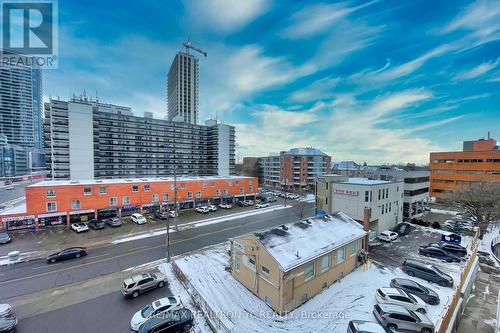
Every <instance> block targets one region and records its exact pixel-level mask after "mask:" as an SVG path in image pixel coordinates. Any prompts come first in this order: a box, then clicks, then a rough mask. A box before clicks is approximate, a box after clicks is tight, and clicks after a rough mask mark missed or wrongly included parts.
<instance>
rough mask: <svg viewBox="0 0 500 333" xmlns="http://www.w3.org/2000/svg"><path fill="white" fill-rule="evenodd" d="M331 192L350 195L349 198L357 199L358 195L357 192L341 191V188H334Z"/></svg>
mask: <svg viewBox="0 0 500 333" xmlns="http://www.w3.org/2000/svg"><path fill="white" fill-rule="evenodd" d="M333 192H334V193H335V194H341V195H350V196H353V197H357V196H358V195H359V192H358V191H351V190H345V189H342V188H336V189H335V190H334V191H333Z"/></svg>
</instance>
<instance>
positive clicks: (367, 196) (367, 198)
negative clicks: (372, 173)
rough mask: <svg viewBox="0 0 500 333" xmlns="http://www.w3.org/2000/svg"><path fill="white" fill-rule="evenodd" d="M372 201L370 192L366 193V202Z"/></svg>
mask: <svg viewBox="0 0 500 333" xmlns="http://www.w3.org/2000/svg"><path fill="white" fill-rule="evenodd" d="M369 200H370V194H369V192H368V191H365V202H368V201H369Z"/></svg>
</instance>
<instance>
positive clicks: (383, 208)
mask: <svg viewBox="0 0 500 333" xmlns="http://www.w3.org/2000/svg"><path fill="white" fill-rule="evenodd" d="M381 214H382V215H384V205H382V213H381Z"/></svg>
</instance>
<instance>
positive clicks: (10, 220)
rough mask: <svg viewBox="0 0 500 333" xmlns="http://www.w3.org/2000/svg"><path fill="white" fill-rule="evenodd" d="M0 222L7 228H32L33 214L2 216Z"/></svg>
mask: <svg viewBox="0 0 500 333" xmlns="http://www.w3.org/2000/svg"><path fill="white" fill-rule="evenodd" d="M2 222H3V225H4V228H6V229H7V230H23V229H33V228H34V227H35V215H23V216H14V217H4V218H3V219H2Z"/></svg>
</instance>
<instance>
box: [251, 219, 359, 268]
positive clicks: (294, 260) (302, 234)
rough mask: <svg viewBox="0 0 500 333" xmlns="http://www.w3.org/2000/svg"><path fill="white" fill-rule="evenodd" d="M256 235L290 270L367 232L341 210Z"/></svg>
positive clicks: (282, 266) (279, 261)
mask: <svg viewBox="0 0 500 333" xmlns="http://www.w3.org/2000/svg"><path fill="white" fill-rule="evenodd" d="M254 235H255V236H256V237H257V238H258V239H259V240H260V242H261V243H262V245H263V246H264V247H265V248H266V250H267V251H268V252H269V253H270V254H271V256H272V257H273V258H274V259H275V260H276V261H277V262H278V264H279V265H280V267H281V268H282V269H283V270H284V271H285V272H286V271H289V270H291V269H293V268H295V267H297V266H299V265H301V264H303V263H306V262H308V261H310V260H312V259H314V258H317V257H319V256H321V255H323V254H325V253H327V252H331V251H333V250H335V249H336V248H339V247H341V246H343V245H345V244H348V243H350V242H352V241H354V240H356V239H359V238H361V237H363V236H365V235H366V231H364V230H363V227H362V226H361V224H359V223H358V222H356V221H354V220H353V219H352V218H350V217H349V216H348V215H346V214H344V213H342V212H338V213H336V214H333V215H327V216H326V217H324V218H319V217H315V218H308V219H306V220H304V221H300V222H293V223H289V224H286V225H285V227H284V228H283V226H282V227H277V228H271V229H267V230H264V231H260V232H256V233H254Z"/></svg>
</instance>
